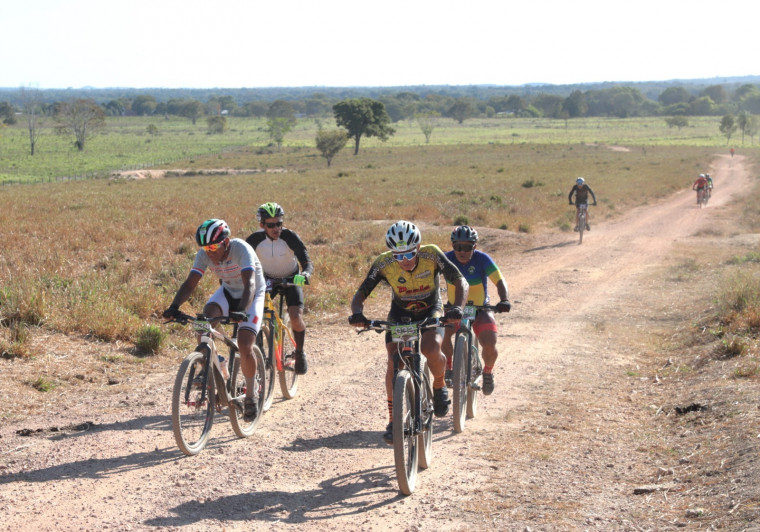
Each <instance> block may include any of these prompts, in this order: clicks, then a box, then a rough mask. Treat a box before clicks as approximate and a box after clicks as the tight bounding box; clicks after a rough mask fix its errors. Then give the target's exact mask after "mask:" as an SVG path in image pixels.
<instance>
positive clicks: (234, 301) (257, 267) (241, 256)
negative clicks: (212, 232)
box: [190, 238, 266, 334]
mask: <svg viewBox="0 0 760 532" xmlns="http://www.w3.org/2000/svg"><path fill="white" fill-rule="evenodd" d="M206 270H211V271H212V272H214V274H216V276H217V277H218V278H219V281H220V282H221V286H220V287H219V288H218V289H217V290H216V292H214V294H212V296H211V297H210V298H209V300H208V301H207V304H208V303H215V304H217V305H218V306H219V308H220V309H221V310H222V314H224V315H227V314H228V313H229V311H231V310H240V309H239V308H237V306H238V304H239V303H240V301H239V300H240V298H241V297H242V296H243V290H244V288H245V287H244V285H243V278H242V276H241V274H242V272H244V271H249V270H253V283H254V286H253V301H252V302H251V304H250V305H249V306H248V308H246V309H245V312H247V313H248V318H249V319H248V320H247V321H242V322H240V323H239V327H240V328H241V329H250V330H251V331H253V333H254V334H258V332H259V328H260V327H261V318H262V316H263V315H264V295H265V293H266V281H265V279H264V272H263V270H262V268H261V263H260V262H259V259H258V257H257V256H256V252H255V251H253V248H252V247H251V246H249V245H248V244H247V243H246V242H245V241H244V240H241V239H240V238H233V239H231V240H230V252H229V254H228V255H227V257H226V258H225V259H224V260H223V261H222V262H220V263H219V264H217V263H215V262H214V261H212V260H211V259H210V258H209V257H208V255H207V254H206V252H205V251H204V250H203V248H201V249H199V250H198V252H197V253H196V254H195V262H194V263H193V267H192V269H191V270H190V271H191V272H192V273H196V274H198V275H200V276H203V274H204V273H205V272H206Z"/></svg>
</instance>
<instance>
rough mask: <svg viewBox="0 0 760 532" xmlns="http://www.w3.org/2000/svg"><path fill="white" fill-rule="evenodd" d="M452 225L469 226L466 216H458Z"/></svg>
mask: <svg viewBox="0 0 760 532" xmlns="http://www.w3.org/2000/svg"><path fill="white" fill-rule="evenodd" d="M454 225H470V220H469V219H468V218H467V216H465V215H463V214H460V215H459V216H456V217H455V218H454Z"/></svg>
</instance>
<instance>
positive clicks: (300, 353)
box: [246, 202, 314, 375]
mask: <svg viewBox="0 0 760 532" xmlns="http://www.w3.org/2000/svg"><path fill="white" fill-rule="evenodd" d="M256 219H257V220H258V221H259V226H260V227H261V229H260V230H258V231H256V232H255V233H252V234H251V235H250V236H249V237H248V238H247V239H246V242H248V244H250V245H251V247H252V248H253V249H254V251H256V254H257V255H258V257H259V260H260V261H261V265H262V267H263V268H264V276H265V277H267V278H273V279H285V278H288V279H289V278H291V277H292V278H293V284H295V285H296V286H289V287H287V289H286V292H285V302H286V303H287V305H288V314H289V315H290V327H291V329H292V330H293V340H295V342H296V350H295V352H294V353H293V355H294V357H295V362H296V363H295V368H294V369H295V372H296V374H297V375H304V374H306V372H307V371H308V368H309V365H308V362H307V361H306V353H304V350H303V344H304V339H305V337H306V323H305V322H304V320H303V307H304V297H303V288H302V287H303V286H304V285H305V284H309V279H310V278H311V276H312V274H313V273H314V264H313V263H312V262H311V259H310V258H309V253H308V252H307V251H306V246H305V245H304V243H303V241H302V240H301V239H300V238H299V237H298V235H297V234H296V233H295V231H291V230H290V229H285V228H284V227H283V223H284V221H283V220H284V219H285V211H284V210H283V208H282V207H281V206H280V205H278V204H277V203H274V202H269V203H264V204H263V205H261V206H260V207H259V208H258V210H257V211H256ZM299 266H300V267H299Z"/></svg>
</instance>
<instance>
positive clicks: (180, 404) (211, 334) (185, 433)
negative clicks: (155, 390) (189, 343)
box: [167, 313, 266, 456]
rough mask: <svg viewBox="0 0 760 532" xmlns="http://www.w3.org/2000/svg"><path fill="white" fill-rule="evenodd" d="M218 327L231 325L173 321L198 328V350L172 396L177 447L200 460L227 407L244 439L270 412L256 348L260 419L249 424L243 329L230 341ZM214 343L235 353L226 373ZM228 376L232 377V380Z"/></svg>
mask: <svg viewBox="0 0 760 532" xmlns="http://www.w3.org/2000/svg"><path fill="white" fill-rule="evenodd" d="M212 321H213V322H218V323H221V324H227V323H229V322H230V320H229V317H226V316H225V317H222V318H214V319H213V320H210V319H208V318H206V317H205V316H204V315H203V314H199V315H197V316H190V315H188V314H183V313H178V314H177V315H176V316H175V317H174V318H173V319H171V320H169V322H176V323H180V324H182V325H186V324H187V323H192V325H193V329H194V330H195V332H196V333H197V334H199V335H200V342H199V344H198V346H197V347H196V348H195V350H194V351H193V352H192V353H190V354H189V355H187V357H185V359H184V360H183V361H182V363H181V364H180V366H179V371H178V372H177V377H176V379H175V380H174V389H173V391H172V431H173V432H174V439H175V440H176V442H177V446H178V447H179V448H180V450H181V451H182V452H183V453H185V454H186V455H188V456H193V455H196V454H198V453H199V452H201V451H202V450H203V449H204V447H206V443H207V442H208V436H209V433H210V432H211V426H212V425H213V423H214V415H215V414H216V413H217V412H219V413H221V411H222V407H227V414H228V415H229V418H230V424H231V425H232V430H233V431H234V432H235V434H236V435H237V436H238V437H240V438H246V437H248V436H250V435H251V434H253V431H254V429H255V428H256V425H257V424H258V422H259V420H260V419H261V415H262V413H263V412H264V410H263V399H264V394H263V393H262V391H263V389H264V388H265V387H266V379H265V374H264V358H263V357H262V355H261V351H259V348H258V347H256V346H254V349H253V356H254V357H255V358H256V375H255V377H254V386H256V388H257V391H258V403H259V404H258V407H259V415H258V416H256V418H255V419H254V420H253V421H245V419H244V418H243V412H244V406H243V405H244V400H245V392H246V384H245V378H244V377H243V373H242V370H241V368H240V352H239V348H238V345H237V342H236V340H235V338H236V336H237V325H235V327H234V331H233V333H232V337H229V336H227V335H226V334H224V333H223V332H221V331H219V330H217V329H215V328H214V327H213V325H212ZM169 322H167V323H169ZM214 339H216V340H220V341H221V342H223V343H224V344H225V345H227V347H228V348H229V359H228V360H227V362H226V364H227V365H226V367H223V366H222V362H223V361H224V359H223V358H222V357H221V355H219V352H218V351H217V348H216V344H215V342H214ZM226 375H229V378H227V377H226Z"/></svg>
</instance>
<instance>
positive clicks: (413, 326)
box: [358, 318, 441, 495]
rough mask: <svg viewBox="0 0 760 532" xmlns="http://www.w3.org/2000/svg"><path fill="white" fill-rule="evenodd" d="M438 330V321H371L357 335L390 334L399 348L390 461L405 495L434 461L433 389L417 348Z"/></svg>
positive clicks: (409, 493)
mask: <svg viewBox="0 0 760 532" xmlns="http://www.w3.org/2000/svg"><path fill="white" fill-rule="evenodd" d="M440 326H441V323H440V320H439V319H438V318H426V319H424V320H422V321H418V322H412V321H405V322H402V323H392V322H387V321H380V320H370V322H369V323H368V324H367V326H366V328H364V329H362V330H360V331H358V332H359V333H362V332H366V331H370V330H374V331H377V332H384V331H390V333H391V339H392V341H394V342H396V344H397V346H398V352H397V355H398V356H396V357H395V359H394V364H393V366H394V377H393V423H392V425H393V458H394V461H395V464H396V478H397V479H398V486H399V489H400V490H401V493H403V494H404V495H411V494H412V492H414V488H415V484H416V481H417V469H418V468H419V469H427V468H428V467H429V466H430V462H431V460H432V458H433V386H432V382H431V379H430V370H429V369H428V368H427V365H426V363H425V362H426V359H425V357H424V356H423V355H422V354H421V353H420V349H419V345H420V337H421V335H422V332H423V331H425V330H427V329H434V328H436V327H440Z"/></svg>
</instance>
